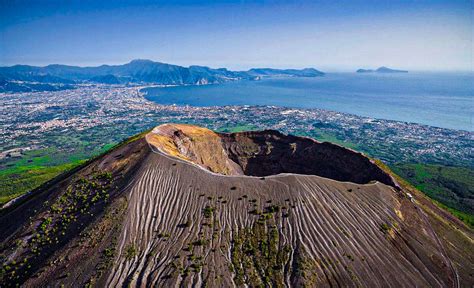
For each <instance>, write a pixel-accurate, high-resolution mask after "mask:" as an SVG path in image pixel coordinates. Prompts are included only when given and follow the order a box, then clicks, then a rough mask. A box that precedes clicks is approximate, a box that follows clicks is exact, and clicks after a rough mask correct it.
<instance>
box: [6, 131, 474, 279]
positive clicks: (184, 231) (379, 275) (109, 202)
mask: <svg viewBox="0 0 474 288" xmlns="http://www.w3.org/2000/svg"><path fill="white" fill-rule="evenodd" d="M280 173H282V174H280ZM303 174H305V175H303ZM256 176H258V177H256ZM407 192H410V193H411V194H413V195H414V197H415V199H416V200H414V201H411V200H410V199H409V198H408V197H407ZM0 225H1V226H0V227H2V229H1V231H0V239H1V243H2V245H1V246H0V253H1V257H2V262H3V263H5V264H4V267H3V270H2V274H1V277H0V286H2V287H3V286H5V287H7V286H14V285H15V284H16V283H20V284H23V285H24V286H25V287H38V286H47V285H48V286H60V285H61V284H64V285H65V286H74V287H79V286H84V285H86V284H87V285H88V284H90V285H93V286H98V287H103V286H109V287H117V286H128V285H130V286H140V287H149V286H160V287H169V286H212V287H232V286H239V287H240V286H245V285H248V286H261V285H265V286H276V287H281V286H291V287H300V286H309V287H315V286H317V287H319V286H354V287H355V286H363V287H382V286H383V287H385V286H387V287H400V286H423V287H425V286H438V287H439V286H441V287H470V286H472V285H473V284H474V279H473V275H472V271H473V265H474V259H473V258H474V256H473V255H472V251H474V245H473V243H474V241H473V234H472V231H471V230H469V229H468V228H466V227H465V226H464V225H463V224H462V223H460V222H459V221H457V220H456V219H454V218H453V217H450V216H449V214H447V213H446V212H445V211H443V210H441V209H439V208H437V207H436V206H434V205H433V204H432V203H431V201H429V200H427V199H426V198H425V197H424V196H423V195H422V194H421V193H419V192H417V191H414V190H411V188H409V187H404V186H402V187H398V186H397V185H395V182H394V181H393V180H392V177H391V175H389V174H387V173H386V172H384V171H383V170H382V169H381V168H379V167H378V166H377V165H375V164H374V163H373V162H371V161H370V160H369V159H367V158H366V157H364V156H363V155H361V154H359V153H356V152H354V151H350V150H347V149H344V148H341V147H339V146H336V145H332V144H329V143H318V142H315V141H313V140H311V139H307V138H299V137H293V136H286V135H283V134H280V133H278V132H275V131H262V132H244V133H235V134H218V133H214V132H212V131H210V130H207V129H204V128H200V127H195V126H190V125H178V124H168V125H163V126H159V127H157V128H155V129H154V130H153V131H152V132H150V133H148V134H147V135H146V136H145V137H144V136H141V137H137V139H134V140H133V141H130V142H129V143H125V144H123V145H121V146H120V147H118V148H116V149H114V150H113V151H111V152H109V153H108V154H106V155H104V156H102V157H98V158H97V159H94V160H93V161H91V162H90V163H88V164H87V165H84V166H83V167H81V168H78V169H77V170H76V171H73V172H72V173H70V174H68V175H64V176H62V177H60V178H58V179H56V180H55V181H53V182H52V183H50V184H49V185H45V187H42V188H41V189H38V191H35V192H34V193H32V194H31V195H30V196H29V197H27V198H26V199H23V200H22V201H19V202H18V203H15V205H12V207H9V208H7V209H4V210H2V211H1V212H0ZM25 259H26V261H25ZM5 266H8V269H7V267H5Z"/></svg>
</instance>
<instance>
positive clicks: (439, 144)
mask: <svg viewBox="0 0 474 288" xmlns="http://www.w3.org/2000/svg"><path fill="white" fill-rule="evenodd" d="M142 88H144V87H143V86H125V85H101V84H93V85H92V84H86V85H78V86H77V87H76V89H72V90H64V91H50V92H24V93H15V94H9V93H0V133H1V135H2V138H1V139H0V167H1V168H0V169H1V171H0V188H1V189H0V190H2V191H4V192H3V193H2V195H0V198H1V199H0V200H1V201H0V203H1V202H5V201H7V200H8V199H11V198H12V197H14V196H17V195H19V194H21V193H24V192H26V191H28V190H30V189H32V188H34V187H36V186H37V185H39V183H42V182H44V181H46V180H49V179H50V178H51V177H53V176H55V175H57V174H58V173H61V172H62V171H64V170H66V169H69V168H71V167H74V166H75V165H77V164H79V163H81V162H82V161H84V160H85V159H88V158H90V157H92V156H94V155H98V154H100V153H101V152H104V151H107V150H108V149H110V148H111V147H113V146H114V145H115V144H117V143H119V142H120V141H122V140H124V139H126V138H128V137H130V136H132V135H134V134H137V133H140V132H142V131H144V130H147V129H150V128H152V127H154V126H156V125H159V124H160V123H165V122H180V123H193V124H198V125H203V126H206V127H208V128H211V129H214V130H217V131H223V132H234V131H241V130H261V129H276V130H279V131H281V132H283V133H290V134H296V135H304V136H309V137H313V138H316V139H318V140H320V141H330V142H334V143H337V144H340V145H343V146H346V147H348V148H352V149H355V150H358V151H361V152H364V153H365V154H367V155H369V156H370V157H374V158H378V159H381V160H382V161H384V162H385V163H386V164H388V165H389V166H390V167H392V169H394V170H395V171H396V172H397V173H400V174H402V175H403V176H404V177H406V178H407V177H408V178H410V177H411V176H412V178H413V179H411V180H412V181H411V182H412V184H414V185H416V186H417V187H418V188H420V189H422V190H423V189H424V190H426V191H425V192H426V193H427V194H428V195H430V193H432V194H433V195H430V196H435V197H433V198H435V199H437V200H439V201H441V202H443V203H445V204H446V205H448V206H449V207H453V208H457V209H459V210H461V211H464V212H467V213H469V214H472V213H473V211H472V207H473V204H474V200H473V198H472V197H473V192H472V191H471V189H472V180H469V178H472V177H471V176H472V171H473V170H472V167H474V160H473V157H472V151H473V146H474V145H473V143H474V141H473V140H474V139H473V133H471V132H468V131H459V130H450V129H442V128H436V127H431V126H425V125H419V124H414V123H404V122H397V121H390V120H380V119H372V118H367V117H359V116H356V115H351V114H345V113H338V112H333V111H326V110H320V109H293V108H285V107H274V106H227V107H191V106H184V107H183V106H174V105H171V106H164V105H158V104H156V103H154V102H150V101H148V100H146V99H145V98H144V97H143V96H144V95H143V94H142V93H141V92H140V90H141V89H142ZM420 163H421V164H422V165H420ZM448 166H449V167H448ZM420 169H421V170H420ZM443 169H444V170H443ZM450 169H456V170H455V171H450ZM420 171H421V172H420ZM453 173H454V174H455V175H457V176H456V177H458V178H462V179H461V180H462V181H458V182H456V184H455V185H454V186H455V187H453V185H451V184H449V185H448V184H447V185H444V186H443V189H445V188H446V187H448V188H449V189H448V190H449V193H448V192H446V191H444V190H443V191H441V192H440V191H438V192H439V193H435V192H436V191H435V192H433V189H434V190H436V189H438V188H439V185H438V186H436V185H434V184H433V183H431V182H432V181H431V180H432V179H431V178H436V179H439V178H440V177H441V176H443V175H444V174H453ZM425 174H429V176H427V177H428V178H426V177H425V178H423V177H422V178H420V175H425ZM425 176H426V175H425ZM430 177H431V178H430ZM443 177H447V176H446V175H444V176H443ZM448 178H449V177H448ZM451 178H452V177H451ZM31 179H34V180H33V181H32V180H31ZM427 179H428V180H430V181H431V182H430V181H428V182H427V181H424V180H427ZM417 181H418V182H419V183H418V182H417ZM423 181H424V182H423ZM469 181H470V182H469ZM430 183H431V184H433V185H434V187H435V188H432V189H431V188H429V187H430V186H429V185H431V184H430ZM435 184H436V183H435ZM456 185H457V186H456ZM445 186H446V187H445ZM426 187H428V188H426ZM442 192H443V193H442ZM444 192H446V193H444ZM434 194H436V195H434ZM438 194H443V195H444V196H439V195H438ZM448 194H449V195H448ZM446 195H448V196H446ZM448 198H449V199H448ZM465 217H467V216H465Z"/></svg>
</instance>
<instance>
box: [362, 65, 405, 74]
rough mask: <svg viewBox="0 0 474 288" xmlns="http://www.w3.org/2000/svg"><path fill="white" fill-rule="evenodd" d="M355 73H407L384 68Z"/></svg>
mask: <svg viewBox="0 0 474 288" xmlns="http://www.w3.org/2000/svg"><path fill="white" fill-rule="evenodd" d="M356 72H357V73H408V71H406V70H396V69H391V68H388V67H385V66H382V67H379V68H377V69H376V70H373V69H359V70H357V71H356Z"/></svg>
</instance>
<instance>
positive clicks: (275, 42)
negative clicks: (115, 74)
mask: <svg viewBox="0 0 474 288" xmlns="http://www.w3.org/2000/svg"><path fill="white" fill-rule="evenodd" d="M336 2H337V3H336ZM66 3H67V4H66ZM472 5H473V4H472V2H471V1H470V0H468V1H395V0H393V1H382V0H379V1H357V0H354V1H291V2H290V1H177V2H173V3H171V2H170V1H153V2H152V1H110V2H107V1H80V2H79V1H77V2H76V1H45V0H43V1H40V0H37V1H12V0H0V6H1V7H0V65H2V66H5V65H13V64H31V65H46V64H50V63H62V64H71V65H80V66H88V65H99V64H103V63H107V64H120V63H125V62H128V61H130V60H132V59H136V58H141V59H151V60H156V61H162V62H168V63H174V64H179V65H184V66H188V65H193V64H198V65H207V66H211V67H227V68H231V69H247V68H250V67H264V66H265V67H289V68H290V67H291V68H301V67H316V68H319V69H322V70H325V71H344V70H353V69H356V68H360V67H363V68H374V67H378V66H382V65H385V66H389V67H395V68H403V69H409V70H472V67H473V66H472V65H473V63H472V61H473V60H472V54H473V42H472V41H473V7H472Z"/></svg>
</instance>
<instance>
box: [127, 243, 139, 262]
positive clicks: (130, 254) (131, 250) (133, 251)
mask: <svg viewBox="0 0 474 288" xmlns="http://www.w3.org/2000/svg"><path fill="white" fill-rule="evenodd" d="M137 253H138V251H137V248H136V247H135V245H133V244H129V245H128V246H127V247H126V248H125V258H126V259H127V260H132V259H133V258H134V257H135V256H137Z"/></svg>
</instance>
